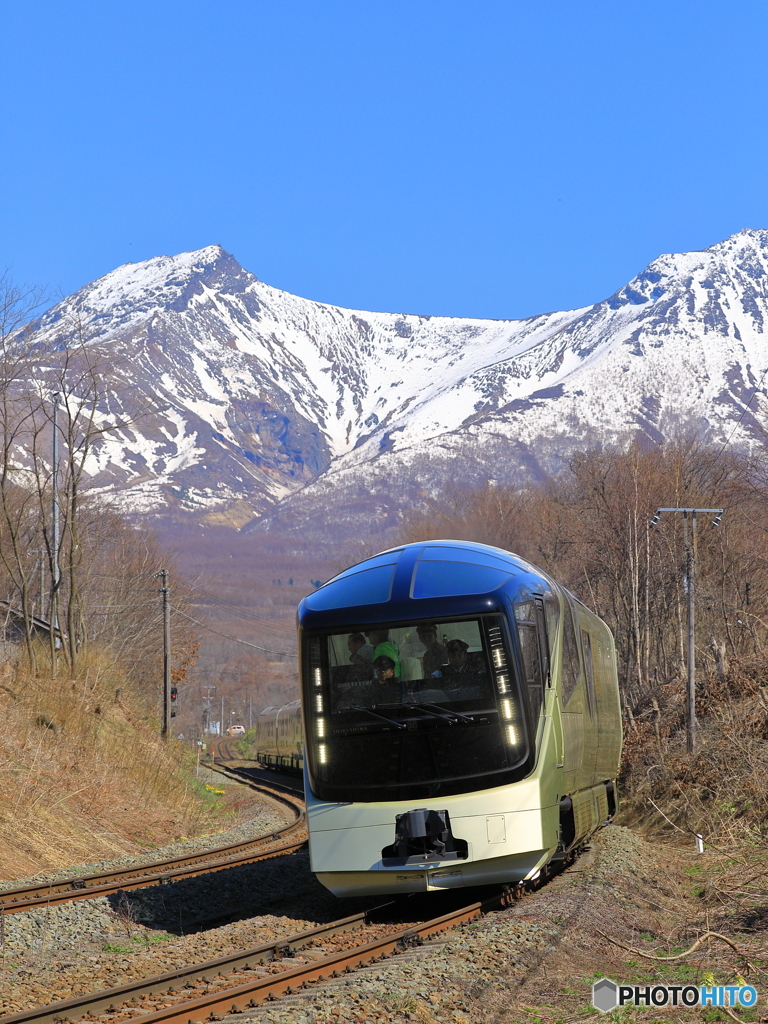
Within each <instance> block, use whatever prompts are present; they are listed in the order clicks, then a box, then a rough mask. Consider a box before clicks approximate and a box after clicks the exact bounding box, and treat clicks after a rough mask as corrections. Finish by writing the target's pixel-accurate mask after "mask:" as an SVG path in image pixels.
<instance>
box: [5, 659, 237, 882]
mask: <svg viewBox="0 0 768 1024" xmlns="http://www.w3.org/2000/svg"><path fill="white" fill-rule="evenodd" d="M0 715H1V716H2V719H3V729H2V732H1V733H0V878H4V879H11V878H21V877H25V876H29V875H32V874H34V873H37V872H39V871H45V870H56V869H60V868H62V867H66V866H69V865H72V864H78V863H89V862H93V861H97V860H101V859H109V858H115V857H119V856H122V855H123V854H125V853H140V852H142V851H148V850H149V849H151V848H152V847H154V846H159V845H162V844H164V843H168V842H171V841H173V840H175V839H177V838H179V837H182V836H189V835H194V834H200V833H204V832H210V831H215V830H217V829H220V828H222V827H225V826H228V825H229V824H234V823H235V822H234V820H232V819H233V818H234V816H235V815H236V813H237V811H238V809H239V806H238V797H234V800H233V798H232V797H229V796H228V797H218V796H217V795H215V794H212V793H211V792H210V791H209V790H206V789H205V787H204V786H203V785H201V784H198V783H197V782H196V781H195V779H194V755H193V754H192V753H191V751H190V749H189V748H184V747H183V746H182V745H180V744H178V743H172V742H170V743H165V742H163V741H162V740H161V739H160V737H159V736H158V733H157V727H156V725H153V724H150V723H148V722H147V720H146V714H145V713H143V712H142V711H141V710H140V708H139V706H138V704H137V702H136V701H135V700H134V698H133V697H132V696H131V693H130V690H129V688H128V686H127V684H126V682H125V677H124V675H123V674H122V673H121V672H120V670H119V669H118V668H117V667H116V666H115V665H114V664H112V663H111V662H110V661H109V660H108V659H106V658H104V657H101V656H99V655H98V654H91V655H90V656H89V658H88V661H87V663H85V664H84V665H83V666H82V669H81V671H80V672H79V673H78V678H77V679H71V678H67V677H66V676H59V678H56V679H52V678H34V677H32V676H31V675H30V674H29V673H28V672H26V671H25V669H24V668H23V667H22V666H16V667H14V666H12V665H11V663H6V664H5V665H4V666H3V667H2V669H0ZM239 799H241V800H242V798H239Z"/></svg>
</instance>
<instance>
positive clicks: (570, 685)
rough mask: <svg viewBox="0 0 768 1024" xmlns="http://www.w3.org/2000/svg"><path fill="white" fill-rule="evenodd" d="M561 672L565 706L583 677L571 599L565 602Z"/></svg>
mask: <svg viewBox="0 0 768 1024" xmlns="http://www.w3.org/2000/svg"><path fill="white" fill-rule="evenodd" d="M561 674H562V691H563V707H565V706H566V704H567V703H568V701H569V700H570V699H571V696H572V694H573V691H574V690H575V689H576V687H577V686H578V683H579V679H580V678H581V664H580V662H579V647H578V641H577V640H576V629H575V627H574V624H573V609H572V608H571V605H570V602H569V601H566V602H565V614H564V615H563V668H562V673H561Z"/></svg>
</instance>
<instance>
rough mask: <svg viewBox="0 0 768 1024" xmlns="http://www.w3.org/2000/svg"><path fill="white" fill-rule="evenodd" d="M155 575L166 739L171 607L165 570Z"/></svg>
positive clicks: (169, 708) (169, 682)
mask: <svg viewBox="0 0 768 1024" xmlns="http://www.w3.org/2000/svg"><path fill="white" fill-rule="evenodd" d="M157 575H158V576H159V577H160V578H161V579H162V581H163V585H162V587H161V588H160V593H161V594H162V595H163V727H162V729H161V730H160V735H161V736H163V737H164V738H165V739H167V738H168V732H169V730H170V714H171V605H170V602H169V600H168V595H169V593H170V587H169V586H168V570H167V569H161V570H160V572H159V573H157Z"/></svg>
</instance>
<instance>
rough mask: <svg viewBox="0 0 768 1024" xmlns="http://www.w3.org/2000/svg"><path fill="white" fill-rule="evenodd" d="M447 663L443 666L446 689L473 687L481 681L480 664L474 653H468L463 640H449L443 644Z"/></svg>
mask: <svg viewBox="0 0 768 1024" xmlns="http://www.w3.org/2000/svg"><path fill="white" fill-rule="evenodd" d="M445 647H446V650H447V652H448V665H447V666H444V667H443V683H442V685H443V686H444V687H445V688H446V689H452V690H458V689H465V688H466V687H474V686H477V685H478V684H479V683H481V682H482V676H483V674H484V673H483V672H482V666H479V665H478V664H477V660H476V658H475V656H474V655H470V654H469V644H468V643H467V642H466V641H464V640H459V639H458V638H457V639H455V640H449V641H448V643H447V644H446V645H445Z"/></svg>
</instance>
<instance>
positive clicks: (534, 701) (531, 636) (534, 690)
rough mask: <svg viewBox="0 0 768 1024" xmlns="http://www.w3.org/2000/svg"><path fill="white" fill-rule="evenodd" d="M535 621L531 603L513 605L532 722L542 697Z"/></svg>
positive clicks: (539, 655) (535, 720)
mask: <svg viewBox="0 0 768 1024" xmlns="http://www.w3.org/2000/svg"><path fill="white" fill-rule="evenodd" d="M536 619H537V611H536V608H535V605H534V602H533V601H521V602H520V603H519V604H516V605H515V621H516V623H517V635H518V636H519V638H520V652H521V654H522V658H523V672H524V673H525V685H526V687H527V688H528V699H529V701H530V704H531V714H532V716H533V721H534V722H537V721H538V719H539V712H540V711H541V703H542V697H543V685H542V678H543V675H542V671H541V650H540V647H539V638H538V629H537V622H536Z"/></svg>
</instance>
